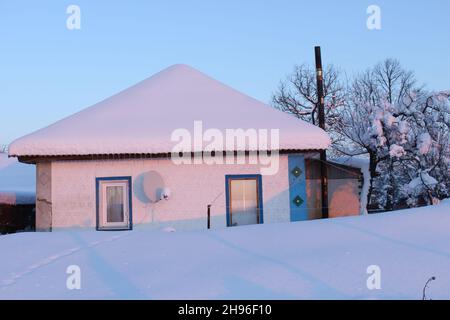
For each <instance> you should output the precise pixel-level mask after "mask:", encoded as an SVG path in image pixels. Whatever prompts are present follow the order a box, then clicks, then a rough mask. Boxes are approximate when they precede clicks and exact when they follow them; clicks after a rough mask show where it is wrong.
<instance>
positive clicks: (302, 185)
mask: <svg viewBox="0 0 450 320" xmlns="http://www.w3.org/2000/svg"><path fill="white" fill-rule="evenodd" d="M288 162H289V173H288V174H289V208H290V210H291V221H303V220H308V207H307V201H306V176H305V157H304V156H303V155H298V154H292V155H289V157H288Z"/></svg>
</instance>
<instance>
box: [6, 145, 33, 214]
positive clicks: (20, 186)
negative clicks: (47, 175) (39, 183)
mask: <svg viewBox="0 0 450 320" xmlns="http://www.w3.org/2000/svg"><path fill="white" fill-rule="evenodd" d="M35 189H36V173H35V166H33V165H29V164H23V163H19V162H18V161H17V159H15V158H8V155H7V154H6V153H0V204H10V205H15V204H33V203H34V202H35Z"/></svg>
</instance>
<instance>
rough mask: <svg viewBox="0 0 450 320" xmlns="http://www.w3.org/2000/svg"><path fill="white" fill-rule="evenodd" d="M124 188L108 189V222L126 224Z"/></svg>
mask: <svg viewBox="0 0 450 320" xmlns="http://www.w3.org/2000/svg"><path fill="white" fill-rule="evenodd" d="M123 189H124V188H123V187H122V186H107V187H106V221H107V222H124V217H125V212H124V211H125V207H124V205H125V204H124V203H123V200H124V199H123V198H124V197H123V192H124V190H123Z"/></svg>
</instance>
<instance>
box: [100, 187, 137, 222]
mask: <svg viewBox="0 0 450 320" xmlns="http://www.w3.org/2000/svg"><path fill="white" fill-rule="evenodd" d="M128 188H129V185H128V181H126V180H123V181H122V180H114V181H101V182H100V190H99V193H100V199H99V200H100V201H99V215H100V216H99V224H100V225H99V228H100V229H128V228H129V227H130V212H129V211H130V210H129V196H128V194H129V190H128Z"/></svg>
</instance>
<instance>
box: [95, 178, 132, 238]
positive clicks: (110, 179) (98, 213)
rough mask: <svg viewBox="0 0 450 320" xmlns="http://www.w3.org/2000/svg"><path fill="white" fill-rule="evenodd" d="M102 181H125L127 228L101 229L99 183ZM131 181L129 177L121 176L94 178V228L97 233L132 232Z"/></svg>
mask: <svg viewBox="0 0 450 320" xmlns="http://www.w3.org/2000/svg"><path fill="white" fill-rule="evenodd" d="M102 181H109V182H114V181H117V182H119V181H126V182H127V183H128V219H129V221H128V226H127V227H123V228H120V227H118V228H108V227H102V226H101V225H100V191H101V190H100V183H101V182H102ZM131 182H132V179H131V176H123V177H99V178H95V209H96V227H95V229H96V230H97V231H124V230H133V210H132V208H133V204H132V201H133V200H132V198H133V197H132V195H133V192H132V188H133V185H132V184H131Z"/></svg>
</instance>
